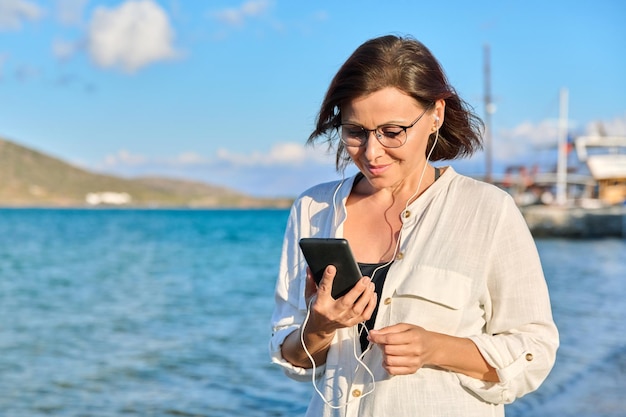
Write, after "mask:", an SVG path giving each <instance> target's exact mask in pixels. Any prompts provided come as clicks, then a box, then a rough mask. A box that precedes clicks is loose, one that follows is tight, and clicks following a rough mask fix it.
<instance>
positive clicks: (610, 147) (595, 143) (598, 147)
mask: <svg viewBox="0 0 626 417" xmlns="http://www.w3.org/2000/svg"><path fill="white" fill-rule="evenodd" d="M574 144H575V146H576V153H577V155H578V159H579V160H580V161H581V162H584V163H585V164H586V165H587V168H588V169H589V172H590V173H591V175H592V177H593V179H594V180H595V181H596V183H597V184H598V195H597V197H598V198H599V199H600V200H601V201H602V202H604V203H606V204H609V205H615V204H624V203H625V202H626V136H581V137H578V138H576V140H575V142H574Z"/></svg>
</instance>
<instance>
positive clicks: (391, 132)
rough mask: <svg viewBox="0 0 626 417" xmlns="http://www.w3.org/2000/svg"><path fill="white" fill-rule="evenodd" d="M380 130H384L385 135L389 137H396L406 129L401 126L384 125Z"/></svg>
mask: <svg viewBox="0 0 626 417" xmlns="http://www.w3.org/2000/svg"><path fill="white" fill-rule="evenodd" d="M380 130H381V131H382V133H383V135H385V136H387V137H388V138H395V137H396V136H398V135H399V134H401V133H402V132H403V131H404V130H403V129H402V128H401V127H398V126H383V127H381V128H380Z"/></svg>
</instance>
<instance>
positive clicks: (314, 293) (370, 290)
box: [305, 265, 376, 333]
mask: <svg viewBox="0 0 626 417" xmlns="http://www.w3.org/2000/svg"><path fill="white" fill-rule="evenodd" d="M336 273H337V270H336V268H335V267H334V266H333V265H328V266H327V267H326V270H325V271H324V275H323V276H322V279H321V281H320V283H319V286H317V287H316V288H315V287H313V288H314V289H313V288H311V287H310V283H313V286H315V281H314V280H313V276H312V274H311V271H310V270H309V269H308V268H307V292H309V290H310V296H309V297H311V298H312V297H315V298H314V300H313V304H312V306H311V317H310V318H309V323H308V324H307V329H305V332H311V331H312V332H322V333H334V332H335V330H337V329H340V328H343V327H352V326H354V325H357V324H359V323H362V322H364V321H366V320H368V319H369V318H370V317H371V316H372V314H373V312H374V309H375V308H376V292H375V286H374V283H373V282H372V281H371V279H370V278H369V277H362V278H361V279H360V280H359V281H358V282H357V283H356V284H355V286H354V287H353V288H352V289H351V290H350V291H349V292H348V293H346V294H345V295H344V296H342V297H340V298H339V299H336V300H335V299H334V298H333V297H332V296H331V290H332V288H333V281H334V279H335V275H336ZM309 300H310V298H307V302H308V301H309Z"/></svg>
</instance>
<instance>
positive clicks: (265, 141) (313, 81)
mask: <svg viewBox="0 0 626 417" xmlns="http://www.w3.org/2000/svg"><path fill="white" fill-rule="evenodd" d="M625 20H626V2H623V1H621V0H612V1H609V0H597V1H593V2H591V1H576V2H574V1H570V0H568V1H545V0H542V1H534V0H531V1H524V2H521V1H506V0H503V1H476V2H466V1H448V2H425V1H400V0H386V1H384V2H383V1H369V0H363V1H352V2H351V1H334V0H333V1H324V0H322V1H315V2H298V1H288V0H248V1H246V0H243V1H219V0H216V1H183V0H178V1H177V0H162V1H156V0H115V1H113V0H107V1H94V0H91V1H89V0H56V1H54V0H46V1H44V0H0V137H3V138H5V139H9V140H12V141H15V142H18V143H20V144H23V145H25V146H29V147H32V148H35V149H37V150H40V151H43V152H45V153H48V154H51V155H54V156H56V157H59V158H61V159H63V160H65V161H68V162H70V163H72V164H75V165H78V166H81V167H84V168H87V169H90V170H93V171H99V172H108V173H114V174H119V175H124V176H134V175H153V174H157V175H168V176H175V177H182V178H191V179H198V180H201V181H205V182H209V183H212V184H217V185H224V186H228V187H232V188H235V189H238V190H240V191H244V192H247V193H251V194H256V195H296V194H298V193H299V192H300V191H303V190H304V189H305V188H307V187H308V186H310V185H312V184H314V183H317V182H320V181H326V180H329V179H333V178H336V177H337V174H336V173H335V172H334V167H333V161H334V158H333V156H332V155H330V156H329V155H327V154H326V153H325V152H324V149H310V148H308V147H304V146H303V144H304V142H305V141H306V138H307V137H308V135H309V132H310V131H311V130H312V127H313V123H314V118H315V115H316V113H317V111H318V106H319V104H320V102H321V100H322V97H323V95H324V93H325V90H326V87H327V86H328V83H329V81H330V80H331V78H332V76H333V75H334V73H335V72H336V70H337V69H338V68H339V66H340V65H341V63H342V62H343V61H344V60H345V59H346V58H347V57H348V56H349V55H350V53H351V52H352V51H353V50H354V49H355V48H356V47H357V46H358V45H359V44H361V43H362V42H363V41H365V40H367V39H369V38H372V37H376V36H379V35H384V34H388V33H397V34H410V35H413V36H415V37H416V38H417V39H419V40H421V41H422V42H424V43H425V44H426V45H427V46H428V47H429V48H430V49H431V50H432V52H433V53H434V54H435V55H436V56H437V57H438V58H439V60H440V61H441V63H442V64H443V66H444V68H445V70H446V72H447V74H448V77H449V79H450V81H451V82H452V84H453V85H454V86H455V87H456V88H457V90H458V92H459V93H460V95H461V96H462V97H464V98H465V100H466V101H468V102H469V103H470V104H471V105H473V106H474V107H475V109H476V111H477V113H478V114H479V115H481V116H484V105H483V95H484V93H483V92H484V77H483V50H484V45H486V44H488V45H489V47H490V50H491V60H490V61H491V73H492V77H491V90H492V95H493V97H494V101H495V105H496V111H495V113H494V114H493V118H492V127H493V141H494V145H493V155H494V170H495V171H497V170H502V169H503V167H504V166H506V165H507V164H513V163H520V162H528V161H539V162H541V163H545V164H546V165H550V164H551V163H552V158H553V155H551V154H550V152H549V151H546V149H549V148H551V147H552V146H553V145H554V144H555V142H556V139H557V118H558V116H559V91H560V90H561V89H562V88H566V89H567V91H568V93H569V102H568V104H569V105H568V116H569V117H568V119H569V123H568V126H569V128H570V131H571V132H573V133H574V134H586V133H594V132H595V131H597V130H598V129H599V128H598V126H600V125H601V126H602V129H603V130H604V131H606V132H607V133H609V134H616V135H625V134H626V54H625V53H624V51H626V25H624V21H625ZM452 164H453V165H454V166H455V167H457V170H459V171H461V172H464V173H468V174H480V173H481V172H484V166H485V165H484V155H483V154H478V155H476V156H474V157H473V158H472V159H471V160H469V161H455V162H453V163H452Z"/></svg>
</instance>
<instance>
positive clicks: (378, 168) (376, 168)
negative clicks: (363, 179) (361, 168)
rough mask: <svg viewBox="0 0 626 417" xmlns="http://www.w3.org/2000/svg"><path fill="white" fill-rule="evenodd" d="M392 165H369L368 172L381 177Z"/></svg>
mask: <svg viewBox="0 0 626 417" xmlns="http://www.w3.org/2000/svg"><path fill="white" fill-rule="evenodd" d="M390 166H391V165H367V170H368V171H369V172H371V173H372V174H373V175H380V174H382V173H383V172H385V171H386V170H387V169H388V168H389V167H390Z"/></svg>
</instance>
